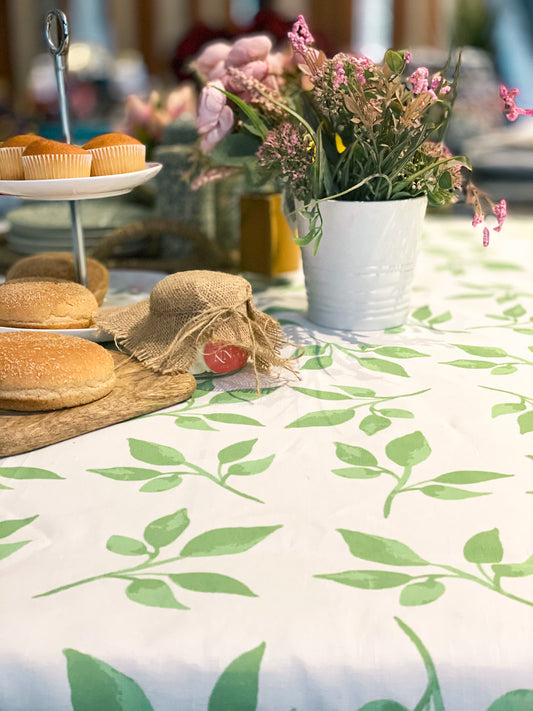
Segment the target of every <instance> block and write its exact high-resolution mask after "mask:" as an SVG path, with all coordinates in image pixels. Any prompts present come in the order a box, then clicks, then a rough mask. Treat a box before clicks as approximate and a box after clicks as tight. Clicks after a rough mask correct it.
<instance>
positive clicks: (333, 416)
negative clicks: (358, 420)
mask: <svg viewBox="0 0 533 711" xmlns="http://www.w3.org/2000/svg"><path fill="white" fill-rule="evenodd" d="M354 415H355V412H354V410H351V409H349V408H348V409H346V410H318V411H317V412H308V413H307V415H302V417H299V418H298V419H297V420H294V422H291V423H290V424H288V425H286V427H287V428H290V427H332V426H334V425H342V423H343V422H348V420H351V419H352V418H353V416H354Z"/></svg>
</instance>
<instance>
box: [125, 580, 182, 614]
mask: <svg viewBox="0 0 533 711" xmlns="http://www.w3.org/2000/svg"><path fill="white" fill-rule="evenodd" d="M126 595H127V596H128V597H129V599H130V600H132V601H133V602H137V603H139V605H147V606H148V607H164V608H170V609H174V610H188V609H189V608H188V607H186V606H185V605H182V604H181V602H179V601H178V600H176V598H175V597H174V593H173V592H172V589H171V587H170V585H168V583H165V581H164V580H151V579H149V578H143V579H142V580H134V581H133V582H132V583H130V584H129V585H128V587H127V588H126Z"/></svg>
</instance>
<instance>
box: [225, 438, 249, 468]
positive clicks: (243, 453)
mask: <svg viewBox="0 0 533 711" xmlns="http://www.w3.org/2000/svg"><path fill="white" fill-rule="evenodd" d="M256 442H257V437H256V438H255V439H247V440H243V441H242V442H235V444H230V445H229V446H228V447H224V449H221V450H220V452H219V453H218V461H219V462H220V463H221V464H229V463H230V462H235V461H236V460H237V459H243V458H244V457H247V456H248V455H249V454H250V452H251V451H252V449H253V448H254V445H255V443H256Z"/></svg>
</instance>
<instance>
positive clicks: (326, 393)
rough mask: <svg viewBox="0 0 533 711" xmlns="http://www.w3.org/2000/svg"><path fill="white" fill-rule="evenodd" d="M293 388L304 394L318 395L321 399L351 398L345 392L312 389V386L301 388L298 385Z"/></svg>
mask: <svg viewBox="0 0 533 711" xmlns="http://www.w3.org/2000/svg"><path fill="white" fill-rule="evenodd" d="M292 389H293V390H296V392H299V393H303V394H304V395H309V396H310V397H316V398H318V399H319V400H351V398H350V397H349V396H348V395H343V393H335V392H329V390H312V389H311V388H300V387H297V386H293V388H292Z"/></svg>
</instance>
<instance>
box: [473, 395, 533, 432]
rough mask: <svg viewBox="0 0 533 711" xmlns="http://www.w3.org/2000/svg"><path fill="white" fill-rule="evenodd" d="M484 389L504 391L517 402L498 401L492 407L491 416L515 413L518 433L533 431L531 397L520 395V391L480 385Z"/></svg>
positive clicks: (532, 400)
mask: <svg viewBox="0 0 533 711" xmlns="http://www.w3.org/2000/svg"><path fill="white" fill-rule="evenodd" d="M480 387H481V388H483V389H484V390H493V391H494V392H497V393H505V395H510V396H511V397H515V398H517V400H518V401H517V402H500V403H498V404H497V405H494V406H493V408H492V417H500V416H501V415H516V414H517V413H519V414H518V416H517V418H516V422H517V424H518V427H519V429H520V434H527V433H528V432H533V398H531V397H527V396H526V395H521V394H520V393H515V392H512V391H511V390H501V389H500V388H490V387H488V386H486V385H480Z"/></svg>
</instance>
